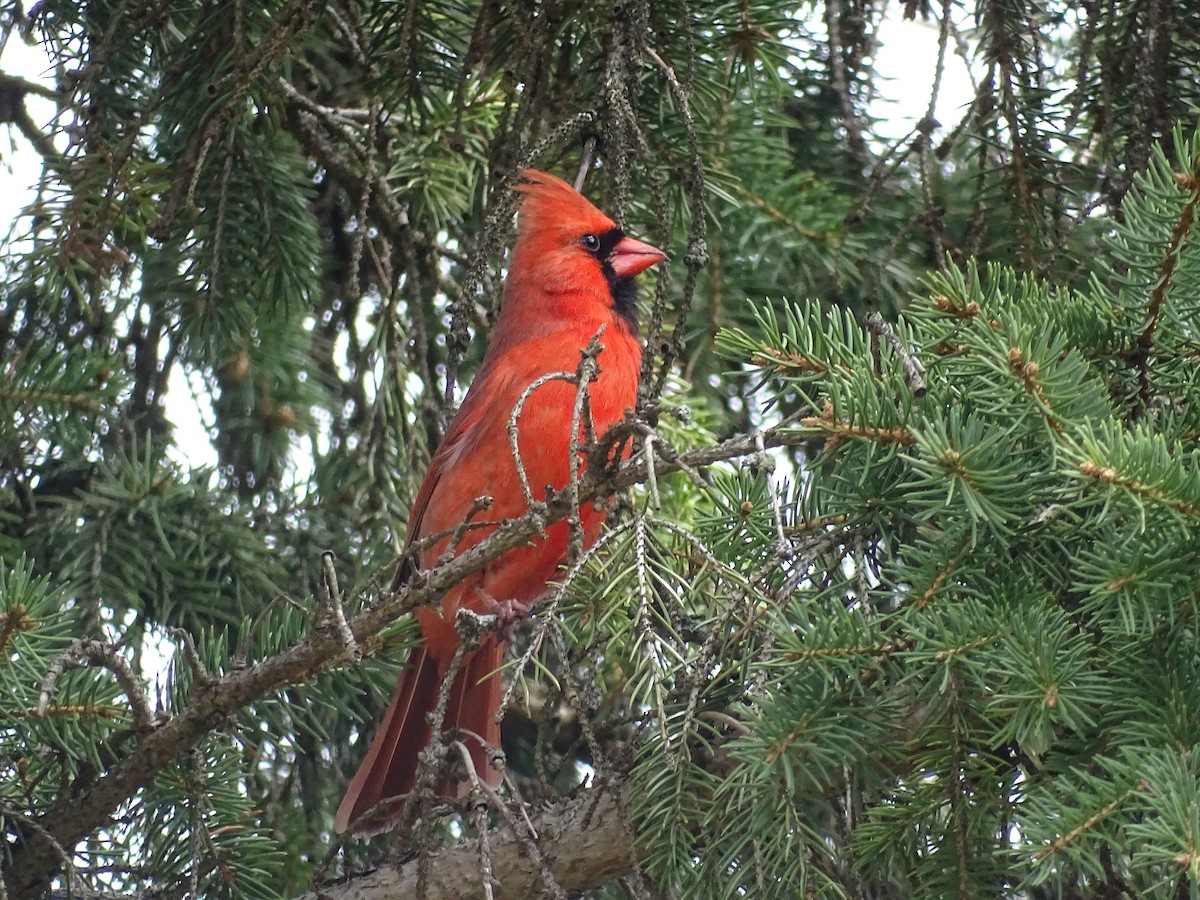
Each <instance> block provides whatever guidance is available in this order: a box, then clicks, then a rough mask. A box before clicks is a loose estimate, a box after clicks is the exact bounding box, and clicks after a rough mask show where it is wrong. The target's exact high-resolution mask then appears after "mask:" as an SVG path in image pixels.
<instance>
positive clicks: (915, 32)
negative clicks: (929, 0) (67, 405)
mask: <svg viewBox="0 0 1200 900" xmlns="http://www.w3.org/2000/svg"><path fill="white" fill-rule="evenodd" d="M878 36H879V38H880V46H879V50H878V53H877V55H876V59H875V68H876V72H877V74H878V75H879V76H882V77H880V78H879V79H878V82H877V83H878V91H879V94H878V97H877V98H876V100H875V102H874V104H873V106H872V109H871V112H872V114H873V115H875V116H876V117H878V118H879V119H881V120H886V121H881V124H880V127H879V129H878V130H879V132H880V134H881V135H882V136H883V137H885V138H888V139H892V140H899V139H901V138H903V137H905V136H906V135H907V134H908V133H909V132H911V130H912V128H913V126H914V125H915V123H916V122H917V121H919V120H920V119H921V117H922V116H924V115H925V109H926V107H927V105H928V102H929V90H930V87H931V85H932V83H933V77H934V67H935V63H936V60H937V28H936V26H935V25H934V24H933V23H925V22H907V21H904V20H903V19H902V18H901V17H900V15H899V11H898V9H897V7H896V5H895V4H892V5H891V6H889V15H888V17H887V19H886V20H885V22H884V23H883V25H882V26H881V27H880V29H879V32H878ZM953 49H954V48H953V44H952V45H951V47H950V48H949V49H948V51H947V58H946V66H945V72H944V74H943V77H942V85H941V91H940V93H939V102H938V105H937V109H936V112H935V118H936V119H937V120H938V121H939V122H940V123H941V125H942V129H941V131H939V132H937V133H935V135H934V139H935V141H936V140H937V138H938V137H939V136H940V135H943V134H945V133H947V132H948V131H949V130H951V129H952V128H953V127H954V126H955V125H956V124H957V123H958V121H959V120H960V119H961V117H962V114H963V111H964V110H965V109H966V105H967V104H968V103H969V102H970V101H971V98H972V96H973V88H972V85H971V81H970V78H969V75H968V70H967V65H966V63H965V62H964V60H963V59H962V58H961V57H960V56H958V55H956V54H955V53H954V52H953ZM0 70H3V71H4V72H6V73H8V74H10V75H18V76H20V77H22V78H26V79H28V80H30V81H36V82H40V83H42V84H45V85H46V86H47V87H53V86H54V82H53V77H52V76H53V63H52V61H51V60H50V59H49V58H48V57H47V55H46V53H45V52H44V51H43V50H42V48H41V47H30V46H28V45H27V44H25V43H24V42H23V41H22V40H21V39H20V37H19V36H18V35H16V34H13V35H10V37H9V40H8V42H7V43H6V44H5V46H4V47H3V48H2V49H0ZM26 108H27V109H28V110H29V112H30V114H31V116H32V117H33V120H34V122H36V123H37V124H38V125H39V126H42V125H45V124H47V123H49V122H50V121H51V119H52V118H53V116H54V104H53V103H52V102H51V101H49V100H46V99H43V98H39V97H28V98H27V99H26ZM40 175H41V164H40V160H39V158H38V156H37V154H36V153H35V152H34V151H33V150H32V148H31V147H30V146H29V143H28V142H27V141H26V140H25V138H24V136H23V135H21V134H20V133H19V132H18V131H17V130H16V129H15V128H14V127H12V126H9V127H8V128H5V129H3V130H2V131H0V235H3V234H6V233H7V231H8V226H9V224H10V223H12V222H14V220H15V219H16V217H17V216H19V215H20V212H21V210H22V209H23V208H24V207H25V205H26V204H28V203H29V202H30V201H31V200H32V199H33V197H34V188H35V187H36V183H37V179H38V178H39V176H40ZM18 226H19V223H18ZM17 230H18V231H19V230H20V227H18V229H17ZM196 377H197V378H198V377H199V376H196ZM195 387H196V390H193V389H192V388H191V387H189V385H188V382H187V379H186V378H185V377H184V375H183V372H182V370H181V369H180V368H179V367H178V366H177V367H176V368H175V370H174V371H173V372H172V373H171V376H170V382H169V388H168V392H167V400H166V409H167V417H168V419H169V420H170V421H171V422H172V424H173V425H174V427H175V437H176V442H177V443H176V445H177V447H178V448H179V449H178V453H177V454H176V458H177V459H178V460H179V462H181V463H182V464H184V465H185V466H186V467H199V466H215V465H216V453H215V451H214V450H213V448H212V442H211V440H210V439H209V435H208V431H207V428H206V426H205V422H206V421H211V418H212V417H211V412H210V409H209V406H208V403H207V400H206V399H205V396H204V395H205V393H206V388H205V386H204V385H203V384H201V383H199V381H197V383H196V385H195Z"/></svg>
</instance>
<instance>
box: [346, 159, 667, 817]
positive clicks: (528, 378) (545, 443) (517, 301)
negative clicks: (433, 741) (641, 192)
mask: <svg viewBox="0 0 1200 900" xmlns="http://www.w3.org/2000/svg"><path fill="white" fill-rule="evenodd" d="M521 174H522V175H523V176H524V178H525V179H526V181H527V183H525V184H519V185H517V187H516V189H517V190H518V191H520V192H521V193H522V194H523V195H524V196H523V199H522V203H521V207H520V219H519V233H518V238H517V243H516V246H515V247H514V249H513V255H512V260H511V263H510V266H509V272H508V280H507V282H506V284H505V289H504V298H503V301H502V304H501V307H500V315H499V317H498V319H497V321H496V326H495V329H494V330H493V333H492V340H491V343H490V345H489V346H488V349H487V353H486V354H485V355H484V359H483V363H482V365H481V366H480V368H479V372H478V373H477V374H476V376H475V380H474V381H473V382H472V384H471V388H470V390H469V391H468V392H467V396H466V397H465V398H464V400H463V404H462V407H461V408H460V409H459V411H458V414H457V415H456V416H455V417H454V419H453V421H452V422H451V423H450V427H449V428H448V429H447V431H446V436H445V438H444V439H443V441H442V443H441V445H440V446H439V447H438V449H437V452H436V453H434V455H433V459H432V460H431V461H430V464H429V471H428V472H426V474H425V480H424V482H423V483H422V485H421V489H420V491H419V492H418V493H417V497H416V500H415V501H414V503H413V508H412V512H411V514H410V517H409V525H408V540H409V542H410V543H411V542H412V541H413V540H416V539H418V538H421V537H423V536H427V535H433V534H438V533H440V532H449V531H450V530H452V529H453V528H454V527H455V526H456V525H458V524H459V523H461V522H462V521H463V520H464V519H465V518H466V517H467V515H468V514H469V513H470V512H471V509H472V506H473V504H474V502H475V499H476V498H477V497H480V496H484V495H487V496H490V497H491V498H492V507H491V509H490V511H489V512H487V513H485V514H484V515H485V516H486V519H487V521H488V522H493V523H495V522H499V521H501V520H503V519H508V518H516V517H518V516H520V515H522V514H523V513H524V512H525V509H526V504H525V499H524V493H523V491H522V489H521V484H520V480H519V477H518V475H517V469H516V463H515V462H514V460H513V458H512V454H511V452H510V449H509V437H508V420H509V416H510V415H511V413H512V410H513V407H514V406H515V405H516V403H517V401H518V400H519V398H520V396H521V394H522V393H523V392H524V391H525V389H526V388H527V387H528V386H529V385H530V384H532V383H533V382H534V381H536V380H537V379H538V378H540V377H541V376H543V375H547V374H549V373H551V372H564V371H565V372H573V371H575V369H576V367H577V366H578V364H579V358H580V357H579V353H580V350H582V349H583V348H584V347H586V346H587V344H588V342H589V341H590V340H591V339H592V337H593V336H594V335H595V334H596V332H597V330H598V329H599V328H600V326H601V325H603V326H604V333H603V336H602V337H601V341H602V343H603V344H604V350H603V352H602V353H601V354H600V356H599V360H598V361H599V366H600V374H599V377H598V378H597V380H596V381H595V382H594V383H593V384H592V385H591V386H590V389H589V398H590V407H591V413H592V419H593V421H594V423H595V430H596V433H597V434H602V433H603V432H604V431H605V430H606V429H607V428H608V427H609V426H610V425H612V424H614V423H616V422H618V421H620V419H621V418H622V416H623V415H624V413H625V410H626V409H628V408H631V407H632V406H633V405H634V402H635V400H636V396H637V381H638V372H639V370H640V368H641V347H640V345H639V344H638V340H637V335H636V333H635V328H634V325H633V310H632V302H633V284H632V280H633V278H634V276H636V275H637V274H638V273H639V272H641V271H643V270H644V269H646V268H648V267H649V266H652V265H654V264H655V263H656V262H659V261H661V260H662V259H665V256H664V254H663V253H662V252H661V251H659V250H658V249H656V248H654V247H651V246H650V245H648V244H643V243H641V242H640V241H635V240H633V239H632V238H628V237H625V236H624V234H623V233H622V232H621V231H620V229H618V228H617V227H616V225H615V224H614V223H613V221H612V220H611V219H609V218H608V217H607V216H605V215H604V214H603V213H602V212H600V210H598V209H596V207H594V206H593V205H592V204H591V203H589V202H588V201H587V200H586V199H585V198H584V197H583V196H582V195H580V194H579V193H578V192H577V191H575V190H574V189H573V188H571V186H570V185H568V184H567V183H566V182H564V181H562V180H560V179H558V178H555V177H554V176H552V175H547V174H546V173H544V172H538V171H535V170H533V169H526V170H524V171H523V172H522V173H521ZM575 394H576V389H575V386H574V385H572V384H569V383H567V382H565V381H549V382H547V383H546V384H544V385H542V386H540V387H538V388H537V389H536V390H534V391H532V392H531V393H530V395H529V397H528V398H527V399H526V401H525V406H524V409H523V411H522V414H521V417H520V420H519V428H520V431H519V440H518V446H519V448H520V453H521V460H522V463H523V465H524V467H525V471H526V474H527V475H528V478H529V484H530V485H531V487H532V488H533V491H534V496H535V497H539V498H541V496H542V494H543V492H544V488H545V486H546V485H552V486H553V487H554V488H555V489H561V488H563V487H564V486H565V485H566V483H567V481H568V479H569V473H570V459H569V456H570V431H571V417H572V411H573V408H574V404H575ZM580 518H581V519H582V527H583V533H584V540H585V545H590V544H591V543H592V542H594V541H595V539H596V537H597V535H598V533H599V530H600V525H601V522H602V518H603V514H602V513H601V512H599V511H597V510H596V509H595V508H594V506H593V504H590V503H588V504H585V505H584V507H583V508H582V509H581V510H580ZM479 520H480V517H478V516H477V517H476V521H479ZM492 530H493V529H492V528H490V527H486V528H475V529H472V530H469V531H468V532H467V533H466V534H465V536H464V537H463V538H462V540H461V541H460V542H459V544H458V546H457V549H456V551H455V552H456V554H457V553H462V552H464V551H466V550H468V549H469V548H471V547H473V546H474V545H475V544H478V543H479V542H480V541H482V540H484V538H486V537H487V536H488V535H489V534H491V532H492ZM448 540H449V538H448V537H447V538H443V539H442V540H441V541H439V542H437V543H435V544H434V545H433V546H432V547H430V548H428V549H426V550H425V551H423V552H422V553H421V554H420V557H419V560H418V564H419V565H420V566H421V567H422V568H429V567H432V566H433V565H434V564H435V563H436V561H437V559H438V557H439V556H440V555H441V554H442V552H443V551H444V550H445V547H446V544H447V541H448ZM567 540H568V528H567V525H566V523H565V522H561V521H560V522H557V523H555V524H554V525H551V526H549V527H548V528H547V529H546V537H545V538H544V539H542V538H534V539H533V540H532V541H530V543H529V544H528V545H527V546H523V547H518V548H516V549H514V550H511V551H509V552H508V553H506V554H504V555H503V556H501V557H499V558H497V559H496V560H494V561H492V562H491V563H489V564H488V565H487V566H485V567H484V568H483V569H482V570H481V571H479V572H477V573H475V574H474V575H471V576H469V577H468V578H466V579H464V580H463V581H462V582H461V583H459V584H458V585H456V586H454V587H453V588H451V589H450V590H449V591H447V592H446V594H445V596H444V597H443V598H442V602H441V607H440V609H439V608H436V607H423V608H421V609H419V610H417V611H416V613H415V615H416V617H417V620H418V622H419V623H420V626H421V633H422V635H423V637H424V642H425V643H424V646H423V647H420V648H417V649H416V650H414V651H413V652H412V655H411V656H410V657H409V660H408V663H407V665H406V666H405V669H404V672H403V674H402V675H401V677H400V682H399V684H398V685H397V686H396V690H395V692H394V693H393V695H392V699H391V701H390V703H389V704H388V708H387V711H386V712H385V713H384V717H383V721H382V722H381V723H380V726H379V729H378V730H377V732H376V734H375V738H374V740H373V741H372V743H371V746H370V748H369V749H368V751H367V755H366V757H365V758H364V759H363V762H362V764H361V766H360V767H359V769H358V772H357V773H356V774H355V776H354V778H353V779H352V780H351V782H350V786H349V787H348V788H347V790H346V796H345V798H344V799H343V800H342V803H341V806H340V807H339V808H338V812H337V817H336V820H335V827H336V829H337V830H338V831H339V832H342V831H345V830H347V828H349V827H350V826H352V825H354V823H355V822H356V820H358V819H359V817H360V816H362V815H363V814H364V813H365V812H367V811H368V810H370V809H371V808H372V807H374V806H375V805H376V804H378V803H380V802H381V801H383V800H386V799H388V798H391V797H398V796H402V795H404V794H407V793H409V792H410V791H411V790H412V789H413V787H414V785H415V781H416V774H417V768H418V759H417V754H418V753H420V751H421V750H423V749H424V747H425V746H426V744H427V743H428V742H429V738H430V726H429V724H428V721H427V719H426V715H427V713H429V712H431V711H432V710H433V709H434V707H435V705H436V702H437V695H438V692H439V689H440V687H441V684H442V680H443V677H444V676H445V674H446V672H447V671H448V669H449V667H450V663H451V660H452V658H453V656H454V654H455V651H456V650H457V649H458V645H459V636H458V632H457V631H456V630H455V628H454V619H455V613H456V611H457V610H458V609H459V608H462V607H465V608H467V609H470V610H472V611H474V612H477V613H481V614H485V613H492V612H496V611H498V610H501V611H508V612H512V611H513V610H514V609H515V610H517V611H520V610H521V609H523V608H524V607H525V606H526V605H527V604H529V603H530V602H532V601H533V600H534V599H536V598H537V597H538V596H539V595H540V594H541V593H542V592H544V591H545V589H546V583H547V582H548V581H549V580H551V579H552V578H553V577H554V575H555V572H556V571H557V569H558V566H559V564H560V563H561V562H562V559H563V557H564V556H565V554H566V549H567ZM503 656H504V644H503V642H502V641H501V640H500V638H499V637H498V636H497V635H495V634H489V635H487V636H486V637H485V638H484V639H483V641H482V642H481V644H480V646H479V647H478V649H476V650H473V651H471V652H470V653H468V654H466V655H465V656H464V659H463V662H462V666H461V668H460V670H459V672H458V674H457V675H456V677H455V680H454V683H453V686H452V688H451V693H450V698H449V702H448V704H447V709H446V718H445V722H444V726H443V727H444V728H446V729H447V730H451V731H453V730H454V729H460V730H462V731H464V732H472V733H474V734H475V735H478V736H479V737H480V738H482V739H483V740H484V741H486V742H487V743H488V744H492V745H497V744H499V742H500V726H499V724H498V723H497V722H496V721H495V719H494V716H495V713H496V710H497V709H498V707H499V704H500V688H501V681H500V676H499V674H498V673H497V669H499V667H500V665H501V662H502V660H503ZM461 738H462V739H463V740H464V742H465V743H466V745H467V746H468V748H469V749H470V751H471V756H472V759H473V761H474V764H475V768H476V771H478V772H479V774H480V775H481V777H484V778H486V779H487V780H488V781H489V782H490V783H492V784H495V783H496V782H497V780H498V778H497V774H496V773H495V772H494V771H493V770H492V769H491V767H490V766H489V765H488V762H487V754H486V750H485V748H484V747H483V746H482V745H481V744H480V743H479V741H478V740H475V739H472V738H471V737H470V736H469V735H466V734H463V735H461ZM444 790H445V791H446V793H453V792H454V791H455V790H456V786H448V787H444ZM355 830H358V829H355Z"/></svg>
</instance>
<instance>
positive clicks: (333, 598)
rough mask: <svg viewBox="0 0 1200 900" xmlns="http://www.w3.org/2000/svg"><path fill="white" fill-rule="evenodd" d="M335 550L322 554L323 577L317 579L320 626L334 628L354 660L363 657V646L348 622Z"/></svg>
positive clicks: (348, 655) (346, 651) (347, 654)
mask: <svg viewBox="0 0 1200 900" xmlns="http://www.w3.org/2000/svg"><path fill="white" fill-rule="evenodd" d="M333 563H334V557H333V551H331V550H326V551H325V552H324V553H322V554H321V577H320V579H319V580H318V581H317V602H318V604H319V605H320V611H319V613H318V616H317V624H318V626H323V627H326V628H332V629H333V630H334V631H335V632H336V633H337V635H338V637H339V638H341V640H342V645H343V646H344V647H345V653H346V656H347V657H348V658H350V659H353V660H359V659H362V648H361V647H359V646H358V642H357V641H356V640H354V632H352V631H351V630H350V626H349V625H347V624H346V610H345V607H343V606H342V589H341V587H340V586H339V585H338V577H337V568H336V567H335V566H334V564H333Z"/></svg>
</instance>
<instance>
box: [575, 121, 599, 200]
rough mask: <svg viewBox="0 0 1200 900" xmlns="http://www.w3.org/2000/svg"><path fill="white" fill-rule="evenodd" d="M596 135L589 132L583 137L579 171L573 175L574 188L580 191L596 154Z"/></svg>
mask: <svg viewBox="0 0 1200 900" xmlns="http://www.w3.org/2000/svg"><path fill="white" fill-rule="evenodd" d="M596 144H597V140H596V136H595V135H594V134H589V135H588V136H587V137H585V138H584V139H583V152H582V153H581V154H580V157H579V172H578V173H576V175H575V190H577V191H580V192H582V191H583V183H584V181H586V180H587V174H588V172H589V171H590V170H591V168H592V160H593V158H594V157H595V155H596Z"/></svg>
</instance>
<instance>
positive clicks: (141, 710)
mask: <svg viewBox="0 0 1200 900" xmlns="http://www.w3.org/2000/svg"><path fill="white" fill-rule="evenodd" d="M87 665H91V666H96V667H98V668H102V669H107V670H108V671H109V672H111V673H112V674H113V677H115V678H116V679H117V684H118V685H120V688H121V692H122V693H123V694H124V695H125V698H126V699H127V700H128V701H129V710H130V712H131V713H132V714H133V723H134V725H135V726H136V727H137V730H138V731H140V732H149V731H153V730H154V729H155V728H156V727H158V717H157V716H156V715H155V714H154V711H153V710H152V709H151V708H150V701H149V699H148V698H147V697H146V691H145V689H144V688H143V687H142V683H141V682H140V681H139V680H138V677H137V675H135V674H134V671H133V668H132V667H131V666H130V665H129V661H128V660H126V659H125V657H123V656H122V655H121V653H120V651H119V650H118V649H117V647H116V646H115V645H114V644H110V643H107V642H105V641H98V640H96V639H94V638H82V639H80V640H77V641H75V642H74V643H73V644H71V646H70V647H68V648H67V649H66V650H64V651H63V652H62V653H60V654H59V655H58V657H57V658H56V659H55V660H54V661H53V662H52V663H50V667H49V668H48V669H47V670H46V674H45V676H44V677H43V678H42V685H41V693H40V694H39V695H38V704H37V714H38V715H39V716H45V715H46V711H47V709H48V708H49V706H50V698H51V697H53V696H54V691H55V688H57V686H58V681H59V679H60V678H62V676H63V674H64V673H65V672H66V671H67V670H68V669H74V668H78V667H80V666H87Z"/></svg>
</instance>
